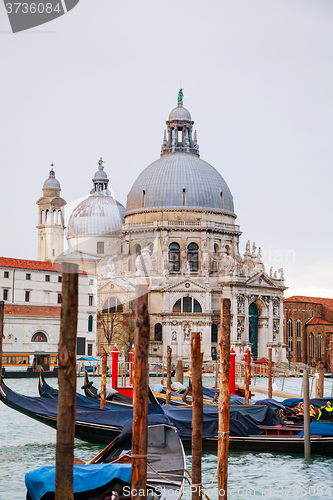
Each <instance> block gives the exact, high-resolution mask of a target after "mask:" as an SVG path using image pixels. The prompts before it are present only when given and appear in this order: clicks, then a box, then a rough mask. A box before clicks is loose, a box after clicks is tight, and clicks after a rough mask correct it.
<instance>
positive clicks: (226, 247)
mask: <svg viewBox="0 0 333 500" xmlns="http://www.w3.org/2000/svg"><path fill="white" fill-rule="evenodd" d="M225 251H226V254H227V255H230V246H229V245H226V246H225Z"/></svg>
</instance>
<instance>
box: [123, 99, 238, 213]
mask: <svg viewBox="0 0 333 500" xmlns="http://www.w3.org/2000/svg"><path fill="white" fill-rule="evenodd" d="M166 124H167V131H166V132H165V133H164V140H163V144H162V152H161V158H159V159H158V160H157V161H155V162H154V163H152V164H151V165H149V166H148V167H147V168H146V169H145V170H143V172H142V173H141V174H140V175H139V177H138V178H137V179H136V181H135V182H134V184H133V186H132V188H131V190H130V192H129V194H128V196H127V205H126V214H127V213H130V212H134V211H137V210H140V209H141V210H142V209H159V208H183V207H185V208H187V209H189V208H194V209H203V210H218V211H221V212H226V213H227V214H230V215H232V216H234V215H235V214H234V203H233V197H232V194H231V192H230V189H229V187H228V185H227V183H226V182H225V180H224V179H223V177H222V176H221V174H220V173H219V172H218V171H217V170H216V169H215V168H214V167H212V165H210V164H209V163H207V162H205V161H204V160H202V159H201V158H200V155H199V146H198V143H197V134H196V131H195V132H194V133H193V130H192V126H193V122H192V121H191V115H190V113H189V111H188V110H187V109H186V108H184V107H183V104H182V101H181V102H178V106H177V107H176V108H175V109H173V110H172V111H171V113H170V115H169V120H168V121H167V122H166Z"/></svg>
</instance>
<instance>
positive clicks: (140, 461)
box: [131, 285, 149, 500]
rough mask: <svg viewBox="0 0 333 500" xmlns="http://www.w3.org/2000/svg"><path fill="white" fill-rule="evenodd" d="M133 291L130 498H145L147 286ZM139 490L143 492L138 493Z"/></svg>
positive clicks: (147, 343)
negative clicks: (134, 292)
mask: <svg viewBox="0 0 333 500" xmlns="http://www.w3.org/2000/svg"><path fill="white" fill-rule="evenodd" d="M135 291H136V297H135V334H134V346H135V348H134V362H133V368H134V378H133V433H132V481H131V489H132V494H131V499H132V500H142V499H146V498H147V423H148V377H149V366H148V349H149V314H148V287H147V285H137V286H136V290H135ZM142 493H144V494H143V495H142Z"/></svg>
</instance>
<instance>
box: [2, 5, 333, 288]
mask: <svg viewBox="0 0 333 500" xmlns="http://www.w3.org/2000/svg"><path fill="white" fill-rule="evenodd" d="M332 27H333V2H332V0H251V1H249V0H232V1H226V0H211V1H206V2H203V1H197V0H192V1H191V2H179V1H174V0H169V1H167V2H166V1H161V0H151V1H146V0H144V1H143V2H138V1H137V0H127V1H126V0H125V1H121V2H120V1H117V2H115V1H113V0H80V3H79V4H78V6H77V7H75V8H74V9H73V10H72V11H71V12H69V13H68V14H66V15H65V16H63V17H61V18H59V19H57V20H55V21H53V22H51V23H48V24H45V25H43V26H41V27H38V28H35V29H33V30H29V31H26V32H22V33H17V34H12V33H11V32H10V26H9V22H8V19H7V17H6V13H5V9H4V5H3V4H2V3H1V4H0V50H1V80H0V88H1V111H0V123H1V139H2V140H1V148H0V164H1V196H0V209H1V221H0V224H1V246H0V255H3V256H7V257H18V258H28V259H36V258H37V229H36V224H37V206H36V203H35V202H36V200H37V199H38V198H39V197H40V196H41V194H42V191H41V188H42V185H43V182H44V180H45V179H46V178H47V177H48V172H49V169H50V167H49V165H50V163H51V162H52V161H53V162H54V164H55V171H56V176H57V178H58V180H59V181H60V182H61V187H62V196H63V197H64V198H65V199H66V200H67V202H74V203H72V204H71V206H72V207H74V206H75V200H77V199H79V198H82V197H83V196H86V195H87V194H88V193H89V191H90V189H91V187H92V183H91V178H92V176H93V174H94V172H95V171H96V168H97V161H98V158H99V157H100V155H103V157H104V159H105V161H106V164H105V169H106V172H107V173H108V175H109V178H110V180H111V182H110V184H111V187H112V189H113V192H114V194H115V196H116V198H117V199H118V200H119V201H121V203H123V204H124V205H126V196H127V193H128V192H129V190H130V188H131V186H132V184H133V182H134V180H135V179H136V177H137V176H138V175H139V173H140V172H141V171H142V170H143V169H144V168H145V167H146V166H147V165H149V164H150V163H151V162H152V161H154V160H156V159H157V158H158V157H159V154H160V146H161V143H162V139H163V130H164V126H165V120H166V119H167V118H168V114H169V112H170V111H171V109H172V108H173V107H175V105H176V100H177V92H178V89H179V85H180V82H181V85H182V87H183V88H184V94H185V97H184V105H185V107H187V108H188V109H189V111H190V112H191V114H192V119H193V120H194V121H195V128H196V129H197V131H198V142H199V145H200V152H201V157H202V158H203V159H204V160H206V161H208V162H209V163H211V164H212V165H213V166H214V167H215V168H216V169H217V170H218V171H219V172H220V173H221V174H222V176H223V177H224V179H225V180H226V182H227V184H228V185H229V187H230V189H231V192H232V194H233V196H234V204H235V211H236V213H237V215H238V219H237V223H238V224H240V225H241V230H242V231H243V235H242V237H241V251H242V253H243V252H244V248H245V243H246V241H247V240H248V239H250V240H251V242H252V241H255V242H256V245H257V246H260V247H261V248H262V253H263V256H264V263H265V265H266V269H267V270H269V268H270V267H271V266H273V267H274V268H275V269H278V268H280V267H284V269H285V278H286V285H287V286H288V287H289V290H287V292H286V296H289V295H292V294H302V295H314V296H326V297H333V266H332V248H333V236H332V199H333V194H332V186H333V173H332V159H333V146H332V144H333V141H332V137H333V120H332V116H333V99H332V89H333V29H332Z"/></svg>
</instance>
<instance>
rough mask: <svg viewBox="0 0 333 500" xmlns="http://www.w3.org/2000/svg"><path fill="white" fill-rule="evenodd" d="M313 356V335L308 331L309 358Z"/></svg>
mask: <svg viewBox="0 0 333 500" xmlns="http://www.w3.org/2000/svg"><path fill="white" fill-rule="evenodd" d="M313 357H314V336H313V333H310V358H313Z"/></svg>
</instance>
